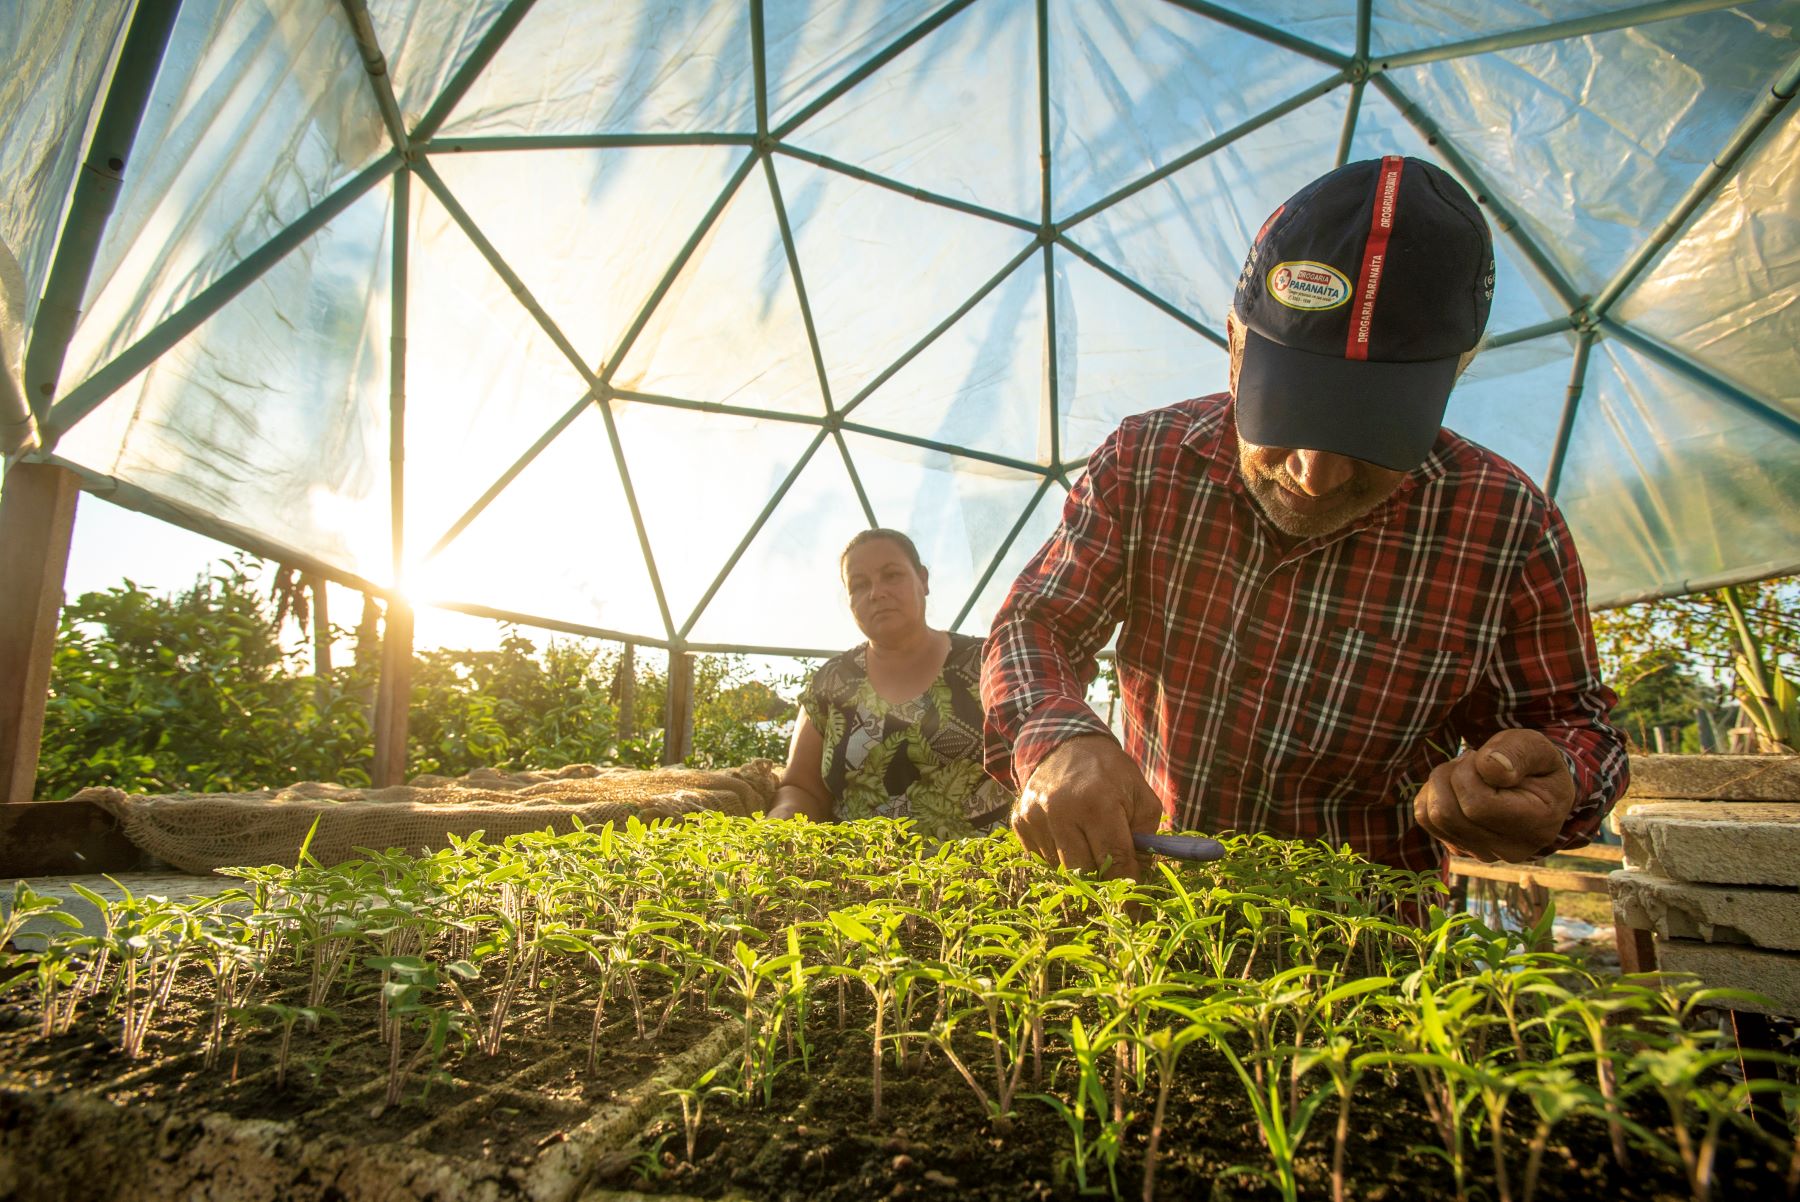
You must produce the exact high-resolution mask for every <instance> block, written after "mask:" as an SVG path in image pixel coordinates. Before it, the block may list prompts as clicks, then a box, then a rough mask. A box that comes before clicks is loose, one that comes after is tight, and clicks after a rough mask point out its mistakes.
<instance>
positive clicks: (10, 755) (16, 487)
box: [0, 463, 79, 802]
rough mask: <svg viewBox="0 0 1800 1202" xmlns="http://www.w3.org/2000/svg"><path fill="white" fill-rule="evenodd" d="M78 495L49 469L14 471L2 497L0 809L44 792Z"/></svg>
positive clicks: (66, 476)
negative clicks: (47, 716) (42, 752)
mask: <svg viewBox="0 0 1800 1202" xmlns="http://www.w3.org/2000/svg"><path fill="white" fill-rule="evenodd" d="M78 492H79V489H77V487H76V476H75V473H74V472H72V471H70V470H69V469H68V468H64V467H56V466H54V465H52V464H48V463H15V464H13V466H12V467H11V468H10V469H8V471H7V473H6V487H5V491H4V492H0V564H4V565H6V566H5V577H4V579H5V584H4V586H0V801H8V802H11V801H31V800H33V799H34V795H35V793H36V792H37V767H38V748H39V745H40V743H41V741H42V739H43V737H44V709H45V707H46V706H47V705H48V704H49V701H50V657H51V653H52V652H53V651H54V650H55V647H56V624H57V618H58V617H59V616H60V615H61V613H62V591H63V573H64V572H65V571H66V570H67V568H68V566H69V540H70V538H71V537H72V536H73V534H74V532H75V498H76V496H77V494H78Z"/></svg>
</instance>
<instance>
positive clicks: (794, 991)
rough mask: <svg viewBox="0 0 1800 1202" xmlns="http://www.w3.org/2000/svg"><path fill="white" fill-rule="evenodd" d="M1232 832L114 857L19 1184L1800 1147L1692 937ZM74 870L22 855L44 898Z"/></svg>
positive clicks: (48, 956) (25, 1147)
mask: <svg viewBox="0 0 1800 1202" xmlns="http://www.w3.org/2000/svg"><path fill="white" fill-rule="evenodd" d="M1227 845H1228V848H1229V854H1228V856H1227V858H1226V860H1224V861H1222V862H1221V863H1219V864H1216V865H1206V866H1177V865H1168V864H1159V865H1157V866H1156V867H1155V869H1154V871H1153V873H1152V875H1151V876H1150V878H1149V879H1148V880H1146V881H1145V882H1143V883H1141V884H1133V883H1131V882H1098V881H1093V880H1091V879H1082V878H1077V877H1073V876H1069V875H1066V874H1063V873H1060V872H1056V871H1053V870H1050V869H1047V868H1045V867H1043V866H1042V865H1039V864H1037V863H1035V862H1034V861H1032V860H1030V859H1029V858H1028V857H1026V856H1024V854H1023V853H1022V852H1021V851H1020V849H1019V848H1018V846H1017V844H1016V842H1014V841H1013V840H1012V839H1011V838H1010V836H1006V835H1001V836H996V837H994V838H990V839H984V840H968V841H963V842H956V843H949V844H939V843H935V842H932V841H929V840H926V839H923V838H920V837H918V836H917V835H916V834H915V833H913V832H912V831H911V829H910V828H909V826H908V824H906V823H904V822H901V823H893V822H873V823H857V824H844V825H831V826H822V827H821V826H812V825H810V824H804V823H770V822H754V821H746V820H734V819H728V818H724V817H722V816H717V815H706V816H696V817H693V818H689V819H684V820H680V821H676V822H672V823H667V824H655V825H651V826H645V825H643V824H641V823H636V822H632V823H628V824H627V825H626V826H624V827H622V828H614V827H606V828H603V829H599V830H584V831H577V832H574V833H572V834H567V835H561V836H557V835H551V834H548V833H546V834H542V835H531V836H517V837H513V838H509V839H507V840H506V841H505V842H504V843H503V844H500V845H490V844H486V843H484V842H483V841H482V840H481V839H479V838H474V839H471V840H467V841H459V842H458V844H457V845H456V846H454V847H452V848H451V849H449V850H447V851H444V852H441V853H438V854H437V855H434V856H430V857H424V858H411V857H406V856H400V855H397V854H394V853H387V854H383V855H372V856H370V857H369V858H368V859H367V860H364V861H355V862H351V863H348V864H341V865H336V866H333V867H329V868H328V867H325V866H321V865H317V864H305V863H303V864H302V865H301V866H299V867H298V868H295V869H286V870H284V869H275V868H269V869H257V870H245V871H244V872H243V873H242V879H243V885H242V888H241V890H240V891H239V892H237V893H235V894H232V893H226V894H224V895H220V896H217V897H212V898H206V899H198V900H195V901H192V902H187V901H183V900H181V899H167V898H163V897H161V896H156V897H131V896H129V895H128V896H126V897H124V898H122V899H111V900H107V899H90V900H91V901H95V902H96V904H97V905H98V915H97V918H91V919H90V921H89V922H88V925H86V926H84V927H82V928H80V929H74V928H70V929H67V930H62V929H61V928H59V929H58V933H54V934H53V935H52V937H51V938H50V939H49V940H48V941H47V942H44V943H41V944H40V945H39V946H38V947H36V948H35V949H23V950H14V951H11V952H8V953H7V964H8V965H9V966H10V967H9V969H8V976H7V978H6V984H7V988H6V990H5V992H4V993H0V1198H6V1197H19V1198H31V1199H34V1200H35V1199H50V1200H61V1199H90V1198H91V1199H134V1200H136V1199H144V1198H163V1197H183V1198H219V1199H225V1198H242V1197H258V1198H272V1199H296V1200H298V1199H306V1200H309V1202H310V1200H313V1199H320V1200H323V1199H364V1198H367V1199H381V1200H385V1199H444V1200H458V1202H460V1200H464V1199H479V1200H486V1199H512V1198H521V1199H534V1200H545V1202H548V1200H555V1202H576V1200H582V1202H602V1200H603V1199H607V1198H614V1199H617V1198H622V1197H630V1196H642V1195H645V1194H651V1195H660V1196H672V1197H688V1198H699V1197H704V1198H730V1199H780V1200H784V1202H785V1200H788V1199H793V1200H795V1202H801V1200H804V1202H840V1200H843V1202H847V1200H850V1199H856V1200H862V1199H869V1198H879V1197H894V1198H907V1197H917V1198H975V1199H1072V1198H1077V1197H1082V1196H1088V1195H1100V1196H1107V1195H1112V1196H1117V1197H1133V1198H1136V1197H1145V1196H1150V1197H1162V1198H1240V1197H1242V1198H1289V1197H1308V1198H1333V1197H1345V1198H1350V1197H1353V1198H1359V1199H1372V1200H1377V1202H1381V1200H1392V1202H1405V1200H1411V1199H1420V1200H1423V1199H1432V1200H1434V1202H1435V1200H1436V1199H1442V1198H1457V1197H1459V1196H1460V1197H1462V1198H1471V1199H1472V1198H1475V1197H1483V1198H1487V1199H1496V1200H1499V1199H1506V1200H1512V1202H1527V1200H1528V1198H1540V1199H1548V1198H1564V1197H1587V1196H1603V1195H1604V1196H1607V1197H1610V1198H1615V1199H1621V1200H1624V1202H1634V1200H1642V1202H1650V1200H1652V1199H1662V1198H1680V1197H1700V1196H1711V1197H1720V1198H1722V1197H1733V1196H1747V1195H1751V1194H1752V1193H1754V1194H1755V1196H1759V1197H1766V1198H1769V1199H1771V1200H1774V1199H1778V1198H1780V1197H1782V1196H1783V1195H1784V1194H1787V1193H1788V1192H1789V1191H1790V1189H1791V1188H1792V1183H1793V1181H1794V1180H1796V1179H1800V1168H1796V1165H1797V1164H1800V1159H1797V1158H1796V1156H1795V1153H1794V1151H1793V1149H1794V1148H1795V1147H1796V1144H1795V1137H1794V1132H1793V1129H1792V1126H1791V1125H1784V1123H1785V1120H1787V1119H1788V1118H1789V1116H1791V1115H1792V1114H1793V1113H1794V1112H1795V1111H1796V1110H1800V1086H1796V1084H1795V1078H1794V1070H1795V1068H1796V1064H1797V1063H1800V1062H1797V1061H1796V1060H1795V1058H1794V1057H1793V1056H1792V1055H1791V1054H1788V1053H1786V1052H1782V1053H1778V1054H1776V1056H1775V1057H1774V1059H1773V1068H1774V1072H1773V1075H1772V1076H1769V1077H1767V1078H1766V1079H1764V1082H1763V1083H1762V1084H1758V1085H1757V1086H1755V1090H1756V1091H1760V1092H1757V1093H1756V1096H1755V1098H1754V1099H1752V1092H1753V1091H1752V1087H1750V1086H1749V1085H1746V1084H1745V1082H1744V1081H1743V1080H1742V1079H1741V1077H1736V1076H1734V1075H1733V1064H1734V1063H1735V1061H1734V1056H1733V1053H1732V1049H1730V1048H1728V1047H1726V1046H1723V1045H1721V1044H1720V1042H1719V1039H1718V1035H1717V1030H1716V1026H1715V1025H1714V1024H1713V1023H1712V1020H1711V1017H1710V1016H1711V1014H1712V1010H1711V1009H1710V1006H1711V1005H1713V1004H1716V1003H1717V1001H1718V1000H1719V999H1717V998H1710V997H1709V996H1708V995H1707V994H1706V993H1705V992H1704V991H1701V990H1699V989H1698V987H1697V986H1696V985H1695V983H1694V982H1692V981H1688V980H1682V979H1677V978H1668V977H1663V978H1656V977H1646V978H1627V979H1619V978H1611V977H1604V976H1595V975H1593V974H1591V973H1590V972H1589V971H1588V970H1586V969H1584V968H1583V966H1582V965H1581V964H1579V963H1578V962H1577V961H1574V960H1572V959H1570V958H1568V957H1566V956H1561V955H1557V954H1554V953H1550V952H1544V951H1539V950H1535V948H1534V946H1533V945H1532V943H1531V934H1530V933H1529V932H1527V933H1506V932H1499V931H1493V930H1490V929H1489V928H1487V927H1486V926H1484V925H1483V924H1482V923H1481V922H1480V921H1479V920H1478V919H1476V918H1475V917H1474V916H1471V915H1463V914H1459V915H1451V914H1447V913H1445V912H1443V911H1442V910H1438V909H1436V908H1434V907H1433V906H1432V904H1431V903H1432V902H1433V901H1434V900H1435V898H1436V896H1437V889H1438V885H1437V882H1436V881H1435V879H1434V878H1429V877H1417V876H1412V875H1410V874H1404V873H1396V872H1393V871H1390V870H1387V869H1382V868H1378V867H1375V866H1371V865H1368V864H1366V863H1363V862H1362V861H1359V860H1357V859H1356V858H1355V857H1353V856H1350V855H1348V854H1347V853H1344V852H1341V851H1336V850H1333V849H1330V848H1326V847H1323V846H1320V845H1306V844H1296V843H1281V842H1278V841H1275V840H1269V839H1260V838H1255V839H1249V838H1232V839H1228V840H1227ZM52 913H54V905H53V903H52V902H50V901H47V900H43V899H40V898H37V897H35V896H34V895H32V894H31V893H30V892H29V891H24V892H20V893H18V894H16V895H15V898H14V905H13V907H12V914H13V915H14V920H9V921H23V920H24V919H30V920H31V921H33V922H34V923H37V924H38V925H43V924H44V923H45V922H46V920H47V916H48V915H50V914H52ZM1400 915H1410V916H1414V917H1419V918H1422V919H1423V923H1422V925H1421V924H1415V923H1412V922H1407V921H1403V920H1402V919H1401V918H1400V917H1399V916H1400ZM20 916H24V919H22V918H20ZM9 938H10V934H9ZM1346 1098H1347V1099H1348V1102H1347V1109H1346V1103H1345V1099H1346ZM1752 1100H1755V1101H1756V1102H1757V1104H1758V1106H1757V1111H1756V1112H1755V1113H1753V1112H1752V1110H1751V1108H1750V1106H1749V1103H1750V1102H1751V1101H1752ZM1784 1106H1785V1107H1786V1110H1785V1111H1784V1109H1783V1107H1784ZM1771 1116H1774V1117H1775V1119H1776V1120H1777V1121H1775V1122H1773V1123H1771V1121H1770V1120H1771Z"/></svg>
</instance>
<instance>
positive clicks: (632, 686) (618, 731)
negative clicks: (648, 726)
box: [613, 643, 637, 743]
mask: <svg viewBox="0 0 1800 1202" xmlns="http://www.w3.org/2000/svg"><path fill="white" fill-rule="evenodd" d="M613 700H614V702H615V703H616V704H617V706H618V713H619V716H618V719H617V721H615V722H614V723H613V735H614V737H616V738H617V739H618V740H619V742H621V743H623V742H624V741H625V740H626V739H629V738H631V737H632V736H633V735H635V734H637V646H636V645H635V644H633V643H626V644H625V650H624V651H622V652H620V653H619V674H618V676H616V677H615V678H614V680H613Z"/></svg>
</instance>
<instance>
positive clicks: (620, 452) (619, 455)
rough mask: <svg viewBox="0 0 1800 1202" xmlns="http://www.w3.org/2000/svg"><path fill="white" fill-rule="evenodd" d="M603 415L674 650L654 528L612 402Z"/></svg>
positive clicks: (606, 403)
mask: <svg viewBox="0 0 1800 1202" xmlns="http://www.w3.org/2000/svg"><path fill="white" fill-rule="evenodd" d="M600 416H601V417H602V418H603V419H605V421H606V441H607V443H608V445H610V446H611V447H612V455H613V464H614V465H615V466H616V467H617V468H618V469H619V486H620V487H621V488H623V489H624V490H625V507H626V508H627V509H628V510H630V511H631V525H632V527H633V528H634V529H635V530H636V531H637V539H638V549H639V550H640V551H642V552H643V554H644V570H645V571H646V572H648V573H649V574H650V591H651V592H653V593H655V594H656V612H657V613H658V614H660V615H661V616H662V620H663V629H664V630H665V631H666V632H667V633H668V636H669V641H670V645H671V647H675V646H677V645H678V644H679V642H680V640H679V639H678V638H677V636H676V634H675V619H674V617H673V615H671V614H670V612H669V598H668V595H667V594H666V593H665V592H664V591H663V583H662V574H661V573H660V572H658V571H657V570H656V553H655V552H654V551H652V550H651V548H650V529H649V527H647V526H645V525H644V512H643V507H642V506H640V505H639V504H638V499H637V489H636V488H635V487H634V486H633V485H632V483H631V468H630V467H629V466H628V465H627V464H626V462H625V444H624V443H623V442H621V441H620V440H619V427H618V423H617V422H616V421H615V420H614V419H613V411H612V402H611V401H601V402H600Z"/></svg>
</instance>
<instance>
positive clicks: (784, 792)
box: [763, 709, 837, 822]
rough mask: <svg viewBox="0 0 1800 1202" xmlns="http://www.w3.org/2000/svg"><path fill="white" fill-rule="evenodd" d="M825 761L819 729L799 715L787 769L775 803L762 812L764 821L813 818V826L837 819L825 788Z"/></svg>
mask: <svg viewBox="0 0 1800 1202" xmlns="http://www.w3.org/2000/svg"><path fill="white" fill-rule="evenodd" d="M824 758H825V740H824V738H823V737H821V736H820V734H819V728H818V727H816V726H814V725H813V724H812V719H811V718H808V717H807V716H806V710H804V709H802V710H801V711H800V717H799V719H798V720H796V721H795V723H794V738H793V741H792V742H790V743H789V744H788V760H787V767H786V768H784V769H783V770H782V773H781V779H780V780H779V781H778V782H776V785H775V800H774V801H773V802H772V803H770V805H769V808H768V809H767V810H765V811H764V812H763V817H764V818H810V819H812V820H813V821H814V822H830V821H831V820H832V819H833V818H835V817H836V816H837V813H836V810H837V807H836V806H835V805H833V804H832V801H831V791H830V790H829V789H827V788H826V787H825V778H824V776H822V775H821V774H820V766H821V765H822V764H823V763H824Z"/></svg>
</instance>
